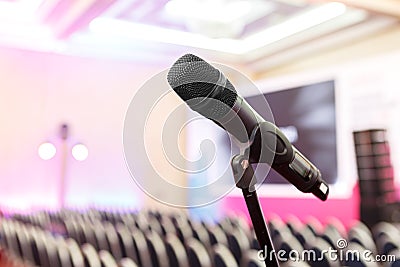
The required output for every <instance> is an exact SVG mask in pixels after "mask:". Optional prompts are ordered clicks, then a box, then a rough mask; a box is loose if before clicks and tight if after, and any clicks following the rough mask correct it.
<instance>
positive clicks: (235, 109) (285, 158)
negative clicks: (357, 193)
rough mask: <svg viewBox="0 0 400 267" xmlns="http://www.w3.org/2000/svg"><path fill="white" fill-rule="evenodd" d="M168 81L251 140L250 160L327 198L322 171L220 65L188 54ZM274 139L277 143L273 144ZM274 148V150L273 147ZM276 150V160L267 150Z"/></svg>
mask: <svg viewBox="0 0 400 267" xmlns="http://www.w3.org/2000/svg"><path fill="white" fill-rule="evenodd" d="M167 81H168V83H169V85H170V86H171V87H172V89H173V90H174V91H175V92H176V93H177V94H178V95H179V96H180V97H181V98H182V100H183V101H185V102H186V104H187V105H188V106H189V107H190V108H191V109H192V110H194V111H196V112H198V113H199V114H201V115H203V116H204V117H206V118H208V119H211V120H212V121H214V122H215V123H216V124H217V125H219V126H220V127H222V128H223V129H225V130H226V131H227V132H229V133H230V134H231V135H233V136H234V137H235V138H236V139H237V140H238V141H239V142H241V143H250V155H249V162H250V163H269V164H271V167H272V168H273V169H274V170H275V171H277V172H278V173H279V174H280V175H281V176H283V177H284V178H285V179H286V180H288V181H289V182H290V183H292V184H293V185H294V186H295V187H296V188H297V189H299V190H300V191H302V192H304V193H312V194H314V195H315V196H316V197H318V198H319V199H321V200H323V201H325V200H326V199H327V198H328V194H329V187H328V185H327V183H326V182H325V181H323V180H322V178H321V173H320V171H319V170H318V169H317V167H315V166H314V164H312V163H311V162H310V161H309V160H308V159H307V158H306V157H305V156H303V155H302V154H301V153H300V152H299V151H298V150H297V149H296V148H295V147H294V146H293V145H292V144H291V143H290V142H289V140H288V139H287V138H286V136H285V135H284V134H283V133H282V131H281V130H279V128H278V127H276V126H275V125H274V124H272V123H270V122H268V121H266V120H265V119H263V118H262V117H261V116H260V115H259V114H258V113H257V112H256V111H255V110H254V109H253V108H252V107H251V106H250V105H249V104H248V103H247V102H246V100H244V99H243V98H242V97H240V96H239V95H238V94H237V92H236V89H235V87H234V86H233V85H232V83H231V82H230V81H229V80H228V79H227V78H226V77H225V75H224V74H223V73H222V72H221V71H219V70H218V69H216V68H214V67H213V66H211V65H210V64H209V63H207V62H206V61H204V60H203V59H201V58H199V57H197V56H195V55H192V54H186V55H184V56H182V57H180V58H179V59H178V60H177V61H176V62H175V63H174V64H173V65H172V67H171V68H170V70H169V71H168V74H167ZM271 142H274V144H271ZM272 150H273V151H272ZM271 151H272V152H273V153H274V158H273V161H272V162H268V160H267V159H265V157H263V152H265V153H264V154H268V153H270V152H271Z"/></svg>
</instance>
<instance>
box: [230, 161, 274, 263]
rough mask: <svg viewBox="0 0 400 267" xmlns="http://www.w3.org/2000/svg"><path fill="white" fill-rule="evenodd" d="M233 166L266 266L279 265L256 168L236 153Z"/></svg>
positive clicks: (232, 162) (237, 184)
mask: <svg viewBox="0 0 400 267" xmlns="http://www.w3.org/2000/svg"><path fill="white" fill-rule="evenodd" d="M231 167H232V171H233V176H234V179H235V182H236V186H237V187H238V188H240V189H242V193H243V197H244V200H245V201H246V205H247V209H248V211H249V214H250V218H251V222H252V224H253V228H254V231H255V233H256V237H257V240H258V243H259V245H260V248H261V250H263V252H264V253H266V255H263V258H264V263H265V266H267V267H279V262H278V259H277V256H276V251H275V249H274V246H273V244H272V240H271V236H270V233H269V231H268V228H267V225H266V223H265V220H264V215H263V213H262V210H261V207H260V203H259V201H258V197H257V192H256V190H255V187H254V185H255V183H256V178H255V174H254V169H253V167H252V166H251V165H250V163H249V161H248V159H246V158H245V157H244V156H243V155H240V154H239V155H236V156H234V157H233V158H232V161H231Z"/></svg>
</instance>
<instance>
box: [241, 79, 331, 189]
mask: <svg viewBox="0 0 400 267" xmlns="http://www.w3.org/2000/svg"><path fill="white" fill-rule="evenodd" d="M263 97H265V99H266V100H267V101H268V103H269V105H270V107H271V110H272V113H273V115H274V119H275V124H276V125H277V126H278V127H279V128H280V129H281V130H282V131H283V132H284V133H285V135H286V136H287V137H288V139H289V140H290V141H291V143H292V144H293V145H294V146H295V147H297V148H298V150H299V151H300V152H301V153H302V154H304V155H305V156H306V157H307V158H308V159H309V160H310V161H311V162H313V163H314V165H316V166H317V168H319V170H320V171H321V173H322V177H323V179H325V181H327V182H328V183H329V184H334V183H335V182H336V180H337V157H336V118H335V84H334V81H326V82H321V83H317V84H311V85H306V86H301V87H297V88H291V89H287V90H280V91H276V92H271V93H266V94H264V95H257V96H251V97H246V98H245V99H246V101H247V102H248V103H249V104H250V105H251V106H252V107H253V108H254V109H255V110H256V111H257V112H258V113H260V115H261V116H263V117H265V118H266V117H267V115H266V114H263V112H265V108H263V107H262V105H265V102H264V101H263V100H262V98H263ZM256 175H265V172H264V171H263V168H262V167H261V168H259V169H258V170H257V173H256ZM264 183H273V184H284V183H287V182H286V180H285V179H284V178H282V177H281V176H280V175H279V174H278V173H276V172H275V171H274V170H272V169H271V171H270V173H269V174H268V176H267V179H265V180H264Z"/></svg>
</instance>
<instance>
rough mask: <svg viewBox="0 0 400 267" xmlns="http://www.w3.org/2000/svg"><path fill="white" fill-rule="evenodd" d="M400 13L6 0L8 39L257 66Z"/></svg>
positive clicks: (212, 2) (351, 3) (4, 32)
mask: <svg viewBox="0 0 400 267" xmlns="http://www.w3.org/2000/svg"><path fill="white" fill-rule="evenodd" d="M399 19H400V1H398V0H379V1H377V0H338V1H337V2H332V1H327V0H269V1H267V0H169V1H168V0H97V1H96V0H0V44H2V45H6V46H12V47H19V48H24V49H31V50H40V51H49V52H54V53H62V54H74V55H80V56H99V57H104V56H105V57H115V58H120V59H127V60H131V59H135V60H140V59H142V60H146V61H154V62H160V61H163V60H164V61H165V60H168V61H170V58H174V57H176V56H177V55H181V54H182V53H185V52H196V53H200V54H201V55H207V56H209V57H212V58H215V59H216V60H221V59H222V60H224V61H225V62H226V61H228V62H233V63H235V62H236V63H238V64H239V63H240V64H247V65H249V66H252V67H253V69H254V70H256V71H257V70H259V69H262V68H268V67H271V66H274V65H276V64H281V63H282V62H284V61H290V60H292V59H293V57H294V56H299V55H306V54H307V53H313V52H316V51H318V50H323V49H326V48H327V47H332V46H335V45H340V44H343V43H346V42H351V41H354V40H355V39H356V38H362V37H365V36H367V35H371V34H375V33H377V32H378V31H381V30H383V29H385V28H387V27H390V26H391V25H393V24H396V23H398V22H399ZM264 61H265V62H268V63H265V64H264V63H263V62H264Z"/></svg>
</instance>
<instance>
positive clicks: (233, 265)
mask: <svg viewBox="0 0 400 267" xmlns="http://www.w3.org/2000/svg"><path fill="white" fill-rule="evenodd" d="M213 250H214V253H213V254H214V255H213V261H214V267H239V265H238V263H237V261H236V259H235V257H234V256H233V255H232V253H231V251H230V250H229V249H228V248H227V247H226V246H224V245H222V244H217V245H214V247H213Z"/></svg>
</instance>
